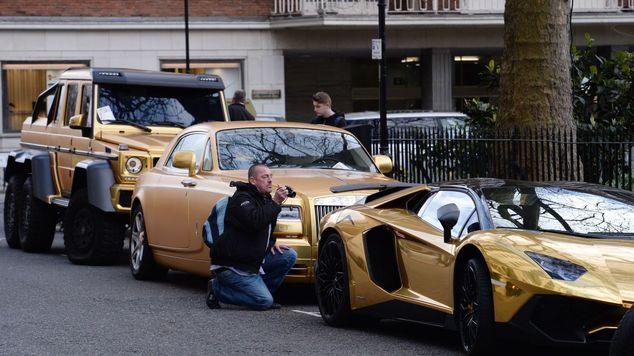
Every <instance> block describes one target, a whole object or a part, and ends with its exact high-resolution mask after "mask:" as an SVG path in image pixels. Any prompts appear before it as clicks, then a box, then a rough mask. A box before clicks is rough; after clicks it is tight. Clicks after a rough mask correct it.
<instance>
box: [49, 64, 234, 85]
mask: <svg viewBox="0 0 634 356" xmlns="http://www.w3.org/2000/svg"><path fill="white" fill-rule="evenodd" d="M60 79H71V80H72V79H80V80H92V81H93V82H94V83H111V84H133V85H147V86H161V87H179V88H199V89H215V90H224V89H225V85H224V83H223V82H222V79H221V78H220V77H219V76H217V75H212V74H199V75H195V74H178V73H170V72H159V71H150V70H139V69H125V68H75V69H68V70H66V71H65V72H64V73H62V75H61V76H60Z"/></svg>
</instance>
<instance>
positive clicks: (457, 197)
mask: <svg viewBox="0 0 634 356" xmlns="http://www.w3.org/2000/svg"><path fill="white" fill-rule="evenodd" d="M451 203H453V204H456V205H457V206H458V209H460V217H459V218H458V223H457V224H456V226H454V227H453V229H452V230H451V235H452V236H461V235H460V233H461V231H462V229H463V227H464V226H465V223H466V222H467V220H469V218H471V215H472V214H473V213H474V211H475V203H474V202H473V200H472V199H471V197H469V196H468V195H467V194H466V193H463V192H458V191H453V190H442V191H439V192H438V193H436V194H434V195H433V196H431V197H430V198H429V199H427V201H426V202H425V204H423V206H422V207H421V209H420V210H419V211H418V216H420V218H421V219H423V220H425V221H426V222H428V223H430V224H431V225H433V226H434V227H435V228H437V229H438V230H441V231H442V230H443V228H442V225H441V224H440V221H439V220H438V209H440V208H441V207H443V206H445V205H447V204H451ZM475 215H477V214H475Z"/></svg>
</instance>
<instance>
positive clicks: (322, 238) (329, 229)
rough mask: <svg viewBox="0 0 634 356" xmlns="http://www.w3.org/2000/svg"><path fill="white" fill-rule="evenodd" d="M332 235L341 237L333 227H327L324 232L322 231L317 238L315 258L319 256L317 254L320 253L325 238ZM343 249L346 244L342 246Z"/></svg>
mask: <svg viewBox="0 0 634 356" xmlns="http://www.w3.org/2000/svg"><path fill="white" fill-rule="evenodd" d="M332 233H335V234H337V235H339V236H340V237H341V234H340V233H339V231H337V229H335V228H334V227H328V228H326V229H325V230H324V231H322V232H321V234H320V236H319V244H318V246H317V256H319V252H320V251H321V248H322V246H323V245H324V240H325V239H326V237H327V236H328V235H330V234H332ZM342 242H343V241H342ZM343 248H344V250H345V248H346V244H345V243H344V244H343Z"/></svg>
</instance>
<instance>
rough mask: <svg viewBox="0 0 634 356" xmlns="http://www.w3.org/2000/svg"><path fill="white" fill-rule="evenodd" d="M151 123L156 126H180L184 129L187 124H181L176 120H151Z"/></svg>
mask: <svg viewBox="0 0 634 356" xmlns="http://www.w3.org/2000/svg"><path fill="white" fill-rule="evenodd" d="M152 125H156V126H172V127H180V128H181V129H184V128H186V127H187V125H185V124H181V123H178V122H173V121H161V122H153V123H152Z"/></svg>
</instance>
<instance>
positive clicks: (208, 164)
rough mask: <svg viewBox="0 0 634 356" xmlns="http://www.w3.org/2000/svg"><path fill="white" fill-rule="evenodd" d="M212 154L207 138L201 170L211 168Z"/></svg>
mask: <svg viewBox="0 0 634 356" xmlns="http://www.w3.org/2000/svg"><path fill="white" fill-rule="evenodd" d="M212 157H213V156H212V155H211V141H210V140H207V145H205V152H204V156H203V171H210V170H211V168H212V161H211V160H212Z"/></svg>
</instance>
